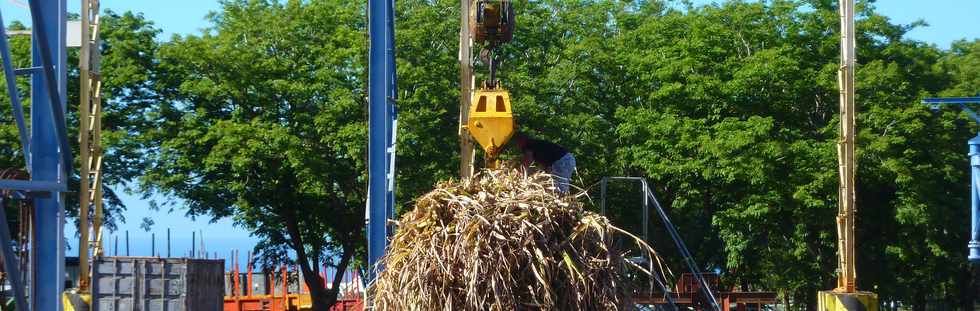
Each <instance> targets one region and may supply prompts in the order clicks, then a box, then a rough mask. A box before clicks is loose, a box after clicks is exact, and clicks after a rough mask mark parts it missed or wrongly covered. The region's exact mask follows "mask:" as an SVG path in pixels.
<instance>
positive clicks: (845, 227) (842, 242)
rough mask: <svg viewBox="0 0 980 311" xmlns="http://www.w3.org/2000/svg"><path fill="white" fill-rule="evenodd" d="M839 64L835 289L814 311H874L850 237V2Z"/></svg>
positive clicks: (845, 2)
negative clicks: (862, 288)
mask: <svg viewBox="0 0 980 311" xmlns="http://www.w3.org/2000/svg"><path fill="white" fill-rule="evenodd" d="M840 20H841V30H840V39H841V64H840V67H839V71H838V83H839V84H840V120H841V121H840V130H841V132H840V133H841V134H840V135H841V138H840V141H839V142H838V144H837V155H838V171H839V173H840V188H839V196H840V202H839V204H840V210H839V213H838V214H837V258H838V271H839V275H838V278H837V288H835V289H834V290H832V291H821V292H818V293H817V309H818V310H821V311H824V310H826V311H836V310H841V311H844V310H877V307H878V296H877V295H875V294H874V293H870V292H860V291H858V290H857V268H856V267H855V262H856V261H857V251H856V246H855V242H856V238H855V235H854V227H855V217H854V214H855V213H856V212H857V198H856V194H855V193H856V190H855V180H856V178H855V176H854V175H855V171H856V169H855V168H856V165H857V160H856V158H855V148H854V147H855V142H854V138H855V136H856V135H855V125H854V123H855V122H854V120H855V114H856V109H855V104H854V66H855V65H856V63H857V62H856V59H855V54H856V48H855V45H856V43H855V34H854V0H842V1H840Z"/></svg>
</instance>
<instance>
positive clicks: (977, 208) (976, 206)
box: [968, 135, 980, 263]
mask: <svg viewBox="0 0 980 311" xmlns="http://www.w3.org/2000/svg"><path fill="white" fill-rule="evenodd" d="M969 145H970V154H969V155H970V169H971V173H972V174H970V175H971V176H970V193H971V216H972V217H971V224H970V225H971V226H970V228H971V230H970V243H969V248H970V255H969V257H968V258H969V260H970V262H974V263H980V184H978V183H980V135H977V137H974V138H973V139H970V142H969Z"/></svg>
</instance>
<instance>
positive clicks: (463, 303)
mask: <svg viewBox="0 0 980 311" xmlns="http://www.w3.org/2000/svg"><path fill="white" fill-rule="evenodd" d="M618 234H624V235H627V236H629V238H630V239H632V240H633V241H636V242H637V243H638V245H641V248H642V249H644V250H645V252H647V255H649V256H650V257H649V258H656V254H654V252H653V249H651V248H650V247H649V246H647V245H646V244H645V243H643V242H642V241H640V240H639V239H636V237H633V236H630V235H629V234H628V233H626V232H624V231H622V230H620V229H618V228H616V227H614V226H612V225H610V224H609V221H608V220H607V219H606V218H605V217H602V216H600V215H597V214H595V213H592V212H589V211H586V210H585V209H584V208H583V204H581V203H579V202H578V201H577V199H576V198H575V197H574V196H566V195H561V194H559V193H558V192H557V191H556V189H555V185H554V183H553V181H552V178H551V177H550V176H549V175H546V174H536V175H526V174H525V173H523V172H519V171H517V170H509V171H485V172H482V173H480V174H479V175H477V176H475V177H473V178H470V179H468V180H464V181H461V182H459V181H450V182H443V183H440V184H439V185H437V187H436V188H435V190H432V191H431V192H429V193H428V194H426V195H424V196H422V197H420V198H419V199H418V200H417V201H416V203H415V208H414V210H412V211H409V212H407V213H406V214H405V215H403V217H402V218H401V220H399V221H398V222H397V230H396V233H395V235H394V237H393V238H392V240H391V244H390V246H389V249H388V253H387V255H386V256H385V257H384V258H382V261H381V265H383V267H384V269H383V271H382V272H381V273H380V274H379V275H378V278H377V279H376V281H375V283H374V284H372V286H371V289H370V293H371V300H372V303H373V305H374V308H375V309H376V310H528V309H532V310H536V309H549V310H620V309H631V307H632V306H631V303H630V293H632V288H631V285H630V281H629V275H628V274H629V273H630V272H632V271H628V269H633V271H640V272H641V273H650V272H649V270H645V269H643V268H642V267H639V266H635V265H631V263H630V262H628V261H627V260H626V259H624V254H622V253H620V252H619V251H617V250H616V249H614V247H613V237H614V235H618ZM657 261H659V259H657Z"/></svg>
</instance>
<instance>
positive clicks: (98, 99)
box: [78, 0, 103, 293]
mask: <svg viewBox="0 0 980 311" xmlns="http://www.w3.org/2000/svg"><path fill="white" fill-rule="evenodd" d="M81 19H82V21H81V27H82V29H81V47H80V48H81V49H80V51H79V57H78V68H79V79H80V81H79V104H78V114H79V118H78V119H79V130H78V132H79V135H78V142H79V151H80V154H79V156H80V158H81V161H80V162H81V163H80V164H81V170H80V171H79V176H81V182H80V189H79V193H78V195H79V199H78V202H79V210H80V212H79V214H78V219H79V220H78V232H79V238H78V246H79V247H78V259H79V272H78V273H79V278H78V289H79V290H81V292H83V293H86V292H87V290H88V289H89V285H90V282H89V280H90V278H89V274H90V273H91V270H90V269H89V258H90V257H89V256H90V255H91V257H99V256H101V255H102V221H103V216H102V94H101V89H102V79H101V74H100V70H99V69H100V68H99V67H100V63H101V61H100V59H101V53H99V1H98V0H82V15H81ZM90 206H91V208H94V209H95V215H94V219H92V220H91V222H92V224H91V232H92V233H93V235H94V236H92V237H91V238H90V235H89V234H90V232H89V228H90V227H89V207H90ZM90 251H91V253H90Z"/></svg>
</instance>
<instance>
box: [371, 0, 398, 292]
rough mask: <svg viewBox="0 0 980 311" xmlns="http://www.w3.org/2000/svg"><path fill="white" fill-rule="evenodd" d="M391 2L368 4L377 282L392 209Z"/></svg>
mask: <svg viewBox="0 0 980 311" xmlns="http://www.w3.org/2000/svg"><path fill="white" fill-rule="evenodd" d="M390 6H391V0H369V1H368V32H369V34H370V53H369V56H368V206H367V208H368V264H369V267H370V269H369V280H371V281H373V280H374V277H375V275H376V272H377V271H380V270H381V269H383V267H381V266H378V265H377V263H378V260H379V259H380V258H381V256H383V255H384V252H385V247H386V246H387V244H388V228H387V223H388V217H389V210H390V209H391V206H392V204H391V201H392V197H391V193H390V190H391V187H390V186H389V180H388V177H389V174H390V166H389V165H390V164H391V163H392V162H391V160H392V159H391V158H390V156H389V149H390V146H391V138H392V137H391V134H392V133H391V130H392V128H391V127H392V116H393V115H392V112H391V107H392V104H391V103H390V102H389V101H390V100H393V98H391V96H392V95H393V90H392V84H393V82H394V80H393V77H394V74H395V72H394V67H393V66H392V65H391V64H392V58H393V52H394V51H393V46H392V45H391V44H392V43H390V42H393V40H394V39H393V33H392V31H393V30H392V28H391V27H390V26H389V23H390V22H391V19H392V9H391V7H390ZM392 156H393V155H392Z"/></svg>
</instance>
